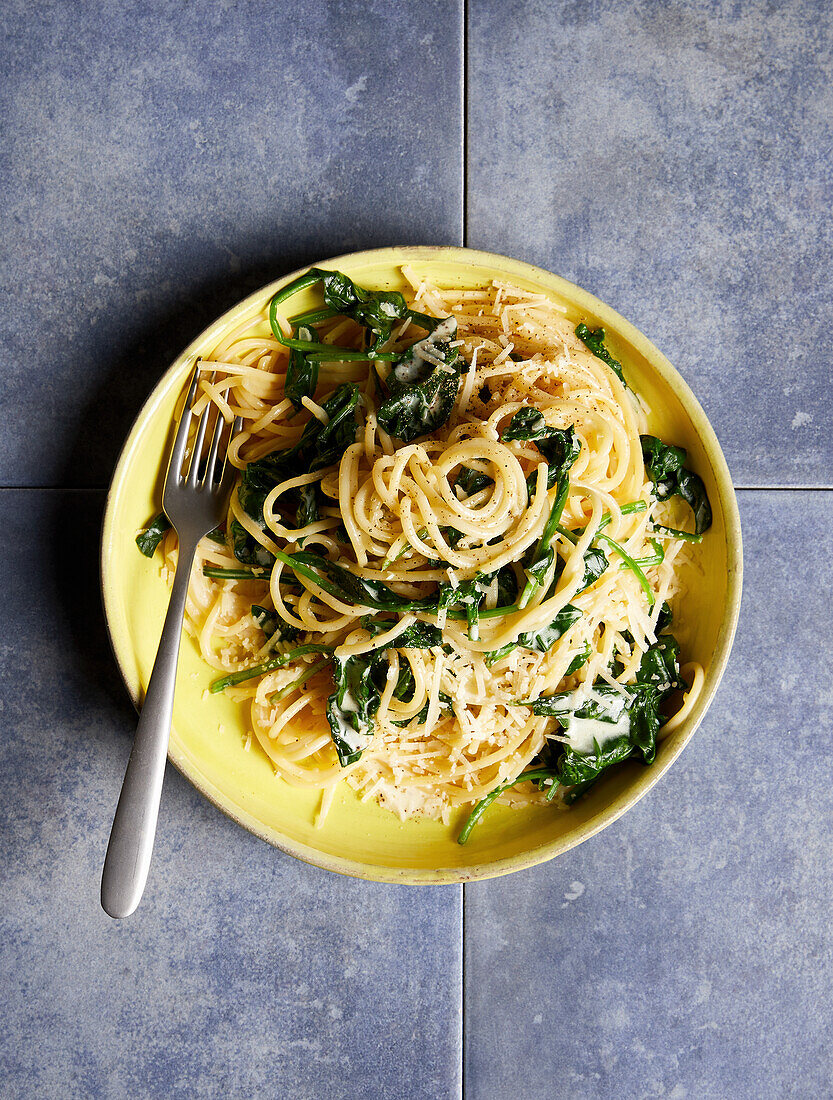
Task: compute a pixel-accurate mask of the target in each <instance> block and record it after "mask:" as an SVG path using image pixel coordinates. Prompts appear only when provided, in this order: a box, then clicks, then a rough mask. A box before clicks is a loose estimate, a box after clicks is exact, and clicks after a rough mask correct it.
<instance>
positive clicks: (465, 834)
mask: <svg viewBox="0 0 833 1100" xmlns="http://www.w3.org/2000/svg"><path fill="white" fill-rule="evenodd" d="M536 779H552V781H553V786H557V785H558V784H557V779H558V773H557V772H556V771H554V770H553V769H552V768H533V769H532V771H528V772H522V773H521V775H519V776H518V777H517V778H516V779H507V780H506V782H505V783H500V784H499V785H498V786H497V787H495V788H494V790H491V791H489V793H488V794H487V795H486V797H485V798H481V799H480V801H479V802H478V803H477V805H476V806H475V807H474V809H473V810H472V812H471V813H470V814H469V816H468V817H467V818H466V820H465V822H464V824H463V828H462V829H461V830H460V835H459V836H458V837H457V843H458V844H465V843H466V841H467V840H468V839H469V836H470V835H471V831H472V829H473V828H474V827H475V825H476V824H477V823H478V821H479V820H480V818H481V817H482V816H483V814H484V813H485V812H486V810H488V808H489V807H490V806H491V804H492V803H493V802H494V800H495V799H496V798H497V797H498V795H500V794H503V792H504V791H505V790H507V788H509V787H514V786H516V785H517V784H518V783H528V782H529V783H531V782H534V781H535V780H536Z"/></svg>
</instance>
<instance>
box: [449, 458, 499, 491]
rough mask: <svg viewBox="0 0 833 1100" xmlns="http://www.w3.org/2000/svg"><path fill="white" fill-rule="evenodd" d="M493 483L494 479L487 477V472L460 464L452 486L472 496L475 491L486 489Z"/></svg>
mask: <svg viewBox="0 0 833 1100" xmlns="http://www.w3.org/2000/svg"><path fill="white" fill-rule="evenodd" d="M494 483H495V482H494V479H493V478H491V477H489V475H488V474H483V473H481V472H480V471H479V470H473V469H472V468H471V466H461V467H460V472H459V473H458V474H457V479H456V481H455V482H454V487H455V488H458V487H459V488H460V489H461V490H462V491H463V493H465V495H466V496H467V497H472V496H474V494H475V493H479V492H481V491H482V490H483V489H488V488H489V486H490V485H494Z"/></svg>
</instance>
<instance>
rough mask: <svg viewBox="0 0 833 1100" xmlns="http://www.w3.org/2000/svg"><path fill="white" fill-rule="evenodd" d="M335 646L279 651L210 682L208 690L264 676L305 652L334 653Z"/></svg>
mask: <svg viewBox="0 0 833 1100" xmlns="http://www.w3.org/2000/svg"><path fill="white" fill-rule="evenodd" d="M334 649H335V646H331V645H312V644H310V645H300V646H298V647H297V649H290V650H289V652H288V653H279V654H278V655H277V656H276V657H270V658H269V660H268V661H263V662H262V663H261V664H259V665H251V666H250V667H249V668H241V669H238V670H237V672H231V673H229V675H228V676H223V677H221V678H220V679H219V680H215V681H214V682H213V683H212V684H209V688H208V690H209V691H210V692H211V694H212V695H216V694H217V693H218V692H220V691H224V690H225V689H226V688H227V687H234V685H235V684H242V683H243V682H244V681H245V680H251V679H252V678H253V677H255V676H262V675H263V674H264V673H265V672H274V670H275V669H276V668H283V666H284V665H288V664H291V663H292V661H294V660H295V659H296V658H297V657H303V656H304V654H305V653H332V652H333V650H334Z"/></svg>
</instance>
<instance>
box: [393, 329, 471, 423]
mask: <svg viewBox="0 0 833 1100" xmlns="http://www.w3.org/2000/svg"><path fill="white" fill-rule="evenodd" d="M456 335H457V321H456V319H455V318H454V317H446V319H445V320H444V321H441V322H439V323H438V324H437V327H436V328H435V329H434V331H433V332H431V333H429V335H428V336H426V337H425V338H424V339H423V340H417V342H416V343H415V344H412V345H411V347H410V348H408V350H407V351H406V352H405V353H404V354H403V355H402V356H401V357H400V358H399V359H398V360H397V361H396V362H395V363H394V365H393V367H392V368H391V371H390V373H389V374H388V376H387V378H386V379H385V385H386V386H387V389H388V392H389V396H388V397H387V398H386V399H385V400H384V401H383V402H382V403H381V405H380V406H379V408H378V410H377V413H376V418H377V420H378V421H379V424H380V426H381V427H382V428H384V430H385V431H386V432H387V433H388V435H392V436H395V437H396V438H397V439H401V440H402V441H403V442H404V443H410V441H411V440H412V439H416V438H417V437H418V436H421V435H427V434H428V433H429V432H434V431H436V430H437V429H438V428H441V427H442V425H443V424H445V422H446V421H447V420H448V418H449V416H450V415H451V410H452V409H453V408H454V402H455V400H456V398H457V390H458V389H459V385H460V366H461V360H460V359H459V357H458V355H457V348H456V347H453V346H452V344H453V341H454V339H455V337H456Z"/></svg>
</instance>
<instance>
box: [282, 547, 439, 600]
mask: <svg viewBox="0 0 833 1100" xmlns="http://www.w3.org/2000/svg"><path fill="white" fill-rule="evenodd" d="M278 559H279V560H280V561H282V562H283V563H284V565H288V566H289V567H290V569H294V571H295V572H296V573H297V574H298V576H299V577H306V578H307V580H311V581H314V583H315V584H317V585H318V586H319V587H320V588H323V589H324V591H325V592H329V594H330V595H331V596H335V597H336V599H339V600H344V602H345V603H351V604H359V605H360V606H362V607H371V608H373V609H374V610H376V611H394V612H403V611H431V610H436V606H437V602H436V599H435V598H434V597H430V596H429V597H426V598H425V599H422V600H408V599H406V598H405V597H404V596H399V595H397V593H396V592H394V591H393V589H392V588H389V587H388V586H387V585H386V584H384V583H383V582H382V581H373V580H367V579H365V578H364V577H357V576H356V575H355V574H354V573H351V572H350V570H349V569H345V567H344V566H342V565H337V564H336V563H335V562H332V561H329V560H328V559H327V558H322V557H320V556H319V555H318V554H310V553H309V552H307V551H299V552H298V553H296V554H285V553H283V552H281V553H279V554H278Z"/></svg>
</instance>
